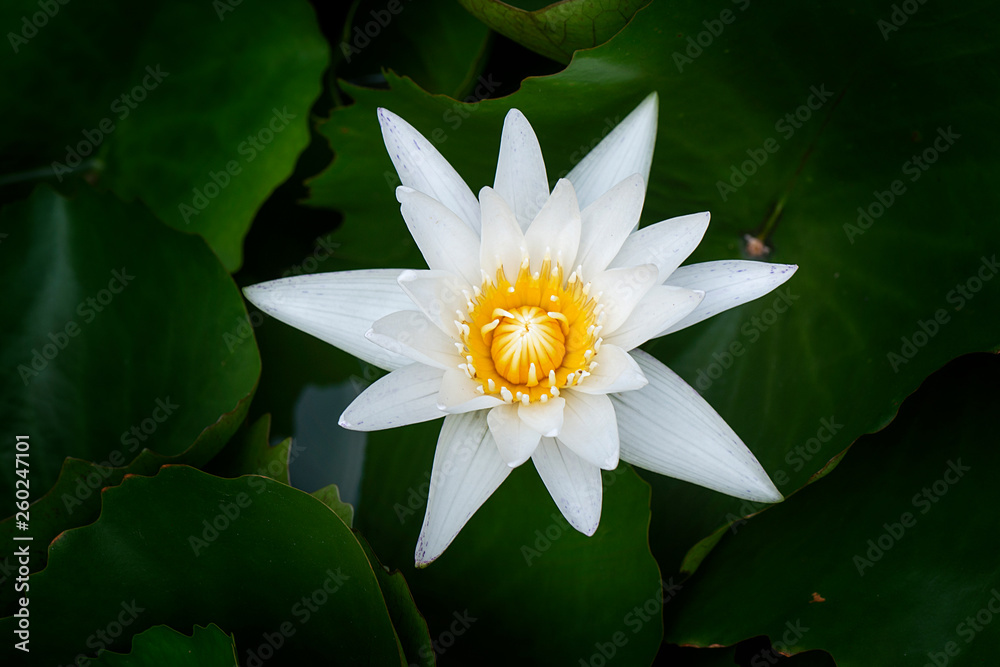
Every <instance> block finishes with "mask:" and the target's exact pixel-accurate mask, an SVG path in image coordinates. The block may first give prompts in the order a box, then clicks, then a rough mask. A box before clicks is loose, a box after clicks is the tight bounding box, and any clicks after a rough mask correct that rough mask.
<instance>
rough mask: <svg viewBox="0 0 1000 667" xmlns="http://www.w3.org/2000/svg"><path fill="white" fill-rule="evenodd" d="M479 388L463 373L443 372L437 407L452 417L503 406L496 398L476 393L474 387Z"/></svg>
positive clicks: (458, 371)
mask: <svg viewBox="0 0 1000 667" xmlns="http://www.w3.org/2000/svg"><path fill="white" fill-rule="evenodd" d="M479 386H481V385H480V384H479V383H478V382H476V381H475V380H472V379H470V378H469V376H468V375H466V374H465V371H460V370H458V369H453V370H450V371H445V373H444V377H443V378H441V391H440V392H439V393H438V397H437V405H438V407H439V408H440V409H441V410H443V411H444V412H447V413H448V414H453V415H457V414H460V413H463V412H472V411H473V410H486V409H488V408H492V407H495V406H497V405H503V401H502V400H501V399H499V398H497V397H496V396H490V395H487V394H480V393H478V392H476V387H479Z"/></svg>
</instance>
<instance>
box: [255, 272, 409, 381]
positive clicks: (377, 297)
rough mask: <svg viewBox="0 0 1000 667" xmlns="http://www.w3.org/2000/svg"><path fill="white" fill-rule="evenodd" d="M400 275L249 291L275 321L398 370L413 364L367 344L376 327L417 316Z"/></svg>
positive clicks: (322, 279)
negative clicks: (394, 317) (406, 313)
mask: <svg viewBox="0 0 1000 667" xmlns="http://www.w3.org/2000/svg"><path fill="white" fill-rule="evenodd" d="M400 272H401V271H400V269H373V270H366V271H343V272H341V273H318V274H313V275H308V276H295V277H293V278H282V279H280V280H272V281H270V282H266V283H260V284H257V285H252V286H250V287H245V288H243V294H244V295H246V298H247V300H248V301H250V303H252V304H254V305H255V306H257V307H258V308H260V309H261V310H262V311H264V312H265V313H267V314H268V315H270V316H271V317H273V318H275V319H277V320H281V321H282V322H284V323H285V324H289V325H291V326H293V327H295V328H296V329H300V330H301V331H305V332H306V333H307V334H311V335H313V336H316V338H319V339H320V340H323V341H326V342H327V343H330V344H331V345H335V346H336V347H339V348H340V349H341V350H343V351H344V352H347V353H348V354H353V355H354V356H355V357H358V358H359V359H362V360H364V361H367V362H368V363H370V364H374V365H375V366H378V367H379V368H384V369H386V370H394V369H396V368H400V367H401V366H405V365H407V364H409V363H411V361H410V360H409V359H407V358H406V357H404V356H403V355H401V354H396V353H393V352H390V351H388V350H386V349H383V348H381V347H379V346H378V345H376V344H375V343H372V342H371V341H369V340H367V339H366V338H365V332H367V331H368V329H370V328H371V326H372V323H373V322H374V321H375V320H377V319H380V318H383V317H385V316H386V315H388V314H389V313H393V312H396V311H398V310H414V309H415V306H414V305H413V302H412V301H410V299H409V298H407V296H406V294H404V293H403V291H402V290H401V289H399V285H397V284H396V278H397V277H398V276H399V274H400Z"/></svg>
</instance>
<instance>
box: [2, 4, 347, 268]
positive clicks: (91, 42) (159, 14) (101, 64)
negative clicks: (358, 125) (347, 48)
mask: <svg viewBox="0 0 1000 667" xmlns="http://www.w3.org/2000/svg"><path fill="white" fill-rule="evenodd" d="M43 4H45V3H43ZM49 7H50V9H49V10H46V11H47V12H48V13H49V15H50V16H51V18H48V17H47V16H46V13H44V12H39V9H40V8H42V6H41V5H39V4H38V2H36V1H35V0H14V1H12V2H5V3H4V4H3V7H2V9H0V24H2V25H4V26H8V28H12V29H13V30H14V32H12V33H10V34H15V35H17V36H18V38H23V37H24V36H27V41H26V42H25V43H20V42H18V43H17V44H14V43H13V42H12V48H13V49H14V54H10V53H9V52H8V54H7V55H6V56H5V57H4V59H3V60H2V61H0V79H2V80H3V81H4V87H5V90H4V92H5V94H6V95H7V96H8V98H9V99H17V100H19V101H18V103H17V104H15V105H8V109H7V114H6V122H5V123H4V126H3V130H2V131H0V153H2V154H3V155H4V156H5V159H4V163H5V166H6V169H7V170H8V171H10V170H23V169H33V168H38V167H42V166H51V167H52V169H53V174H52V175H54V176H55V177H56V178H57V179H58V180H60V181H62V180H64V178H65V176H66V174H67V173H68V172H69V171H70V170H73V169H86V167H87V164H86V162H87V161H90V160H94V158H95V157H97V158H98V159H97V161H96V162H94V163H93V164H92V165H91V167H92V168H93V169H94V170H96V173H93V174H91V176H90V180H91V181H95V180H96V181H97V182H99V183H101V184H103V185H104V186H105V187H109V188H111V189H113V190H114V191H115V192H117V193H119V194H120V195H122V196H123V197H125V198H127V199H131V198H133V197H137V198H140V199H142V200H143V201H145V202H146V204H147V205H148V206H149V207H150V209H152V210H153V212H155V213H156V214H157V215H158V216H159V217H160V218H161V219H163V220H165V221H167V222H168V223H169V224H171V225H173V226H175V227H177V228H178V229H183V230H187V231H193V232H197V233H199V234H201V235H203V236H204V237H205V238H206V240H208V242H209V245H211V246H212V248H213V249H214V250H215V251H216V252H217V253H218V254H219V256H220V257H221V258H222V260H223V263H224V264H225V265H226V266H227V267H228V268H229V269H230V270H234V269H236V268H237V267H239V265H240V263H241V261H242V241H243V236H244V235H245V234H246V231H247V228H248V227H249V225H250V221H251V219H252V218H253V216H254V214H255V213H256V212H257V209H258V208H260V206H261V204H262V203H263V202H264V200H265V199H266V198H267V196H268V195H269V194H270V192H271V191H272V190H274V188H276V187H277V186H278V185H279V184H280V183H281V182H282V181H284V180H285V179H286V178H288V176H289V175H290V174H291V173H292V170H293V168H294V165H295V162H296V160H297V158H298V155H299V153H300V152H301V151H302V149H304V148H305V146H306V144H307V143H308V141H309V131H308V127H309V108H310V106H311V105H312V103H313V102H314V101H315V100H316V98H317V97H318V95H319V92H320V86H321V83H322V73H323V70H324V69H325V68H326V66H327V63H328V60H329V47H328V45H327V44H326V42H325V41H324V40H323V38H322V36H321V35H320V33H319V30H318V27H317V26H316V21H315V16H314V15H313V10H312V9H311V8H310V7H309V5H308V4H307V3H306V2H305V1H304V0H294V1H293V2H283V3H280V4H275V3H266V2H265V3H260V2H256V3H255V2H245V3H238V2H230V1H229V0H220V1H219V2H192V1H190V0H188V1H184V2H153V3H143V4H140V5H135V4H130V3H127V2H123V1H121V0H118V1H115V2H111V3H103V4H102V5H101V6H100V7H99V8H94V7H91V6H89V5H87V4H86V3H56V4H50V5H49ZM39 17H41V18H39ZM39 23H41V24H42V27H37V28H36V27H35V26H37V25H38V24H39ZM10 34H8V41H10V40H11V39H12V38H11V37H10ZM14 41H17V40H14ZM95 73H99V76H96V75H95Z"/></svg>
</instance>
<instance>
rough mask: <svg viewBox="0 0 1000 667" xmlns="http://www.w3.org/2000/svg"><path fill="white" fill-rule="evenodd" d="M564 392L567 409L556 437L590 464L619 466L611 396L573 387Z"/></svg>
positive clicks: (613, 467) (605, 466)
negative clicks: (573, 388)
mask: <svg viewBox="0 0 1000 667" xmlns="http://www.w3.org/2000/svg"><path fill="white" fill-rule="evenodd" d="M630 393H635V392H630ZM563 396H564V397H565V398H566V410H565V417H564V420H563V427H562V430H561V431H559V437H558V438H557V440H558V441H559V442H561V443H562V444H564V445H566V446H567V447H569V448H570V449H572V450H573V451H574V452H575V453H576V454H577V455H578V456H580V457H582V458H583V459H584V460H586V461H589V462H590V463H592V464H593V465H596V466H599V467H601V468H604V469H605V470H614V469H615V467H617V466H618V422H617V421H616V420H615V409H614V407H613V406H612V405H611V399H609V398H608V397H607V396H605V395H603V394H598V395H590V394H581V393H579V392H575V391H572V390H566V391H564V392H563Z"/></svg>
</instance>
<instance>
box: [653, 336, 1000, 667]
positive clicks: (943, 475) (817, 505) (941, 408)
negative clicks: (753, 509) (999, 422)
mask: <svg viewBox="0 0 1000 667" xmlns="http://www.w3.org/2000/svg"><path fill="white" fill-rule="evenodd" d="M998 379H1000V358H997V357H996V356H993V357H991V358H986V359H984V358H982V357H978V356H977V357H968V358H964V359H961V360H959V361H956V362H954V363H953V364H951V365H949V366H948V367H947V368H946V369H945V370H944V371H942V372H941V373H939V374H937V375H935V376H934V377H933V378H932V379H931V380H929V381H928V382H927V384H926V385H925V386H924V387H922V388H921V389H920V391H918V392H917V393H916V394H915V395H914V396H912V397H911V398H910V399H908V400H907V401H906V403H904V404H903V407H902V409H901V411H900V415H899V417H898V418H897V420H896V421H895V422H894V423H893V424H891V425H890V426H889V427H888V428H887V429H886V430H884V431H883V432H881V433H878V434H876V435H872V436H866V437H864V438H862V439H861V440H859V441H858V442H857V443H856V444H855V445H854V447H853V448H852V453H851V454H850V455H849V456H847V457H846V458H845V459H844V461H843V462H842V463H841V464H840V466H839V468H838V470H837V472H836V473H835V474H833V475H830V476H829V477H827V478H826V479H824V480H822V481H820V482H817V483H816V484H813V485H810V486H809V487H807V488H806V489H804V490H802V491H801V492H800V493H799V494H798V495H797V497H796V498H795V501H796V502H789V503H786V504H784V505H781V506H778V507H775V508H773V509H770V510H767V511H765V512H764V513H762V514H761V515H760V516H758V517H755V518H753V519H751V520H750V521H749V522H748V523H746V524H741V525H738V526H734V531H733V532H735V535H733V534H730V535H727V536H726V537H725V538H724V539H723V540H722V541H721V542H720V544H719V546H718V547H716V549H715V551H713V553H712V554H711V555H710V556H709V557H708V558H707V559H706V561H705V562H704V564H703V565H702V567H701V568H700V569H699V571H698V572H697V573H696V574H695V575H694V576H693V577H692V578H691V579H690V580H688V581H687V582H685V585H684V590H683V591H682V593H681V595H680V596H678V603H677V605H675V606H671V607H670V608H669V609H668V611H667V613H668V614H669V615H670V619H669V620H668V621H667V628H668V637H669V638H670V639H671V640H672V641H679V642H683V643H691V644H701V645H704V644H707V643H713V644H714V643H722V644H728V643H731V642H734V641H737V640H739V639H742V638H743V637H746V636H749V635H756V634H761V633H766V634H768V635H769V636H770V637H771V638H772V639H774V640H778V639H780V638H781V637H782V635H783V634H787V635H788V637H787V638H786V640H785V643H786V646H787V648H788V649H789V650H790V651H793V652H794V651H799V650H802V649H805V648H813V647H822V648H824V649H826V650H828V651H829V652H830V653H831V654H832V655H833V657H834V658H835V659H836V660H837V664H838V665H845V666H848V667H849V666H851V665H872V664H879V665H889V664H904V663H907V664H910V663H912V664H924V663H930V664H937V665H944V664H948V665H983V664H989V663H991V661H992V660H993V659H994V656H995V654H996V651H995V647H996V642H997V639H998V638H1000V626H998V625H997V623H996V622H995V617H996V615H997V614H998V613H1000V593H998V592H997V587H1000V563H998V561H997V558H996V550H995V547H996V539H995V537H994V533H993V531H992V530H990V529H985V528H984V525H983V516H984V511H986V512H987V513H988V511H989V510H988V508H992V507H995V506H996V505H997V503H998V502H1000V491H998V490H997V487H996V483H995V471H996V469H997V466H998V465H1000V453H998V450H997V447H996V446H995V440H996V426H995V420H994V418H993V416H992V410H993V407H994V406H995V405H996V403H997V401H998V400H1000V390H998V382H997V381H998ZM942 414H943V415H947V417H946V418H944V419H942V418H940V417H939V415H942ZM765 588H766V591H767V594H766V595H762V594H761V591H762V590H764V589H765ZM814 594H816V595H818V596H819V597H821V598H822V599H823V601H821V602H820V601H815V600H816V597H815V596H814ZM861 619H868V620H869V621H871V622H867V621H866V622H859V620H861ZM876 619H877V621H876ZM786 623H787V624H788V625H786ZM792 627H794V628H796V630H795V632H794V633H792V632H790V628H792ZM792 635H795V636H794V639H792ZM789 639H792V641H788V640H789Z"/></svg>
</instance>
